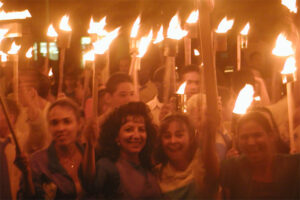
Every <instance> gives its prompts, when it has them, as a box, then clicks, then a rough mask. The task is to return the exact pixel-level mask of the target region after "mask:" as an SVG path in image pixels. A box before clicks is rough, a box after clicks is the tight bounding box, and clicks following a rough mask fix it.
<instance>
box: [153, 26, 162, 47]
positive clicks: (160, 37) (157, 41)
mask: <svg viewBox="0 0 300 200" xmlns="http://www.w3.org/2000/svg"><path fill="white" fill-rule="evenodd" d="M163 33H164V27H163V26H162V25H161V26H160V29H159V31H158V32H157V36H156V39H155V41H154V42H153V44H157V43H159V42H161V41H163V40H164V35H163Z"/></svg>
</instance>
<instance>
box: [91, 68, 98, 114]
mask: <svg viewBox="0 0 300 200" xmlns="http://www.w3.org/2000/svg"><path fill="white" fill-rule="evenodd" d="M97 69H98V68H96V64H95V62H93V94H92V96H93V117H94V119H97V117H98V77H97Z"/></svg>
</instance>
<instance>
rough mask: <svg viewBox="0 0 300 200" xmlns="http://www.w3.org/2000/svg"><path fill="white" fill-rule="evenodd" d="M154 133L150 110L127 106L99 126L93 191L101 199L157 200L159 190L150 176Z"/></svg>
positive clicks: (140, 104) (113, 113) (138, 103)
mask: <svg viewBox="0 0 300 200" xmlns="http://www.w3.org/2000/svg"><path fill="white" fill-rule="evenodd" d="M155 134H156V129H155V126H154V125H153V123H152V118H151V117H150V110H149V108H148V107H147V106H146V104H144V103H142V102H131V103H128V104H125V105H123V106H121V107H119V108H117V109H116V110H114V111H113V112H112V113H111V114H110V115H109V116H108V117H107V118H106V120H105V121H104V123H103V124H102V126H101V132H100V138H99V149H100V159H99V160H98V161H97V163H96V176H95V184H94V190H95V191H96V192H97V197H100V198H105V199H157V198H159V197H160V190H159V186H158V184H157V183H156V179H155V177H154V176H153V174H152V173H151V170H152V167H153V166H152V159H151V154H152V149H153V138H154V137H155Z"/></svg>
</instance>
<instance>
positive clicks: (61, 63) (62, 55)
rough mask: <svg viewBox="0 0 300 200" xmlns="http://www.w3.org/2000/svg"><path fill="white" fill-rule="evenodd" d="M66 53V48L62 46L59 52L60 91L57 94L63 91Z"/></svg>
mask: <svg viewBox="0 0 300 200" xmlns="http://www.w3.org/2000/svg"><path fill="white" fill-rule="evenodd" d="M65 54H66V49H65V48H61V50H60V54H59V66H58V67H59V79H58V92H57V96H58V95H59V94H60V93H62V87H63V78H64V63H65Z"/></svg>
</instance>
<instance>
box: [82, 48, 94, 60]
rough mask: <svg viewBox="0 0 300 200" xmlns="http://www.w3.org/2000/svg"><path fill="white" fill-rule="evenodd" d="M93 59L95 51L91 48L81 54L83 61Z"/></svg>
mask: <svg viewBox="0 0 300 200" xmlns="http://www.w3.org/2000/svg"><path fill="white" fill-rule="evenodd" d="M94 60H95V53H94V51H93V50H91V51H88V52H86V53H85V54H84V55H83V61H84V62H85V61H94Z"/></svg>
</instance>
